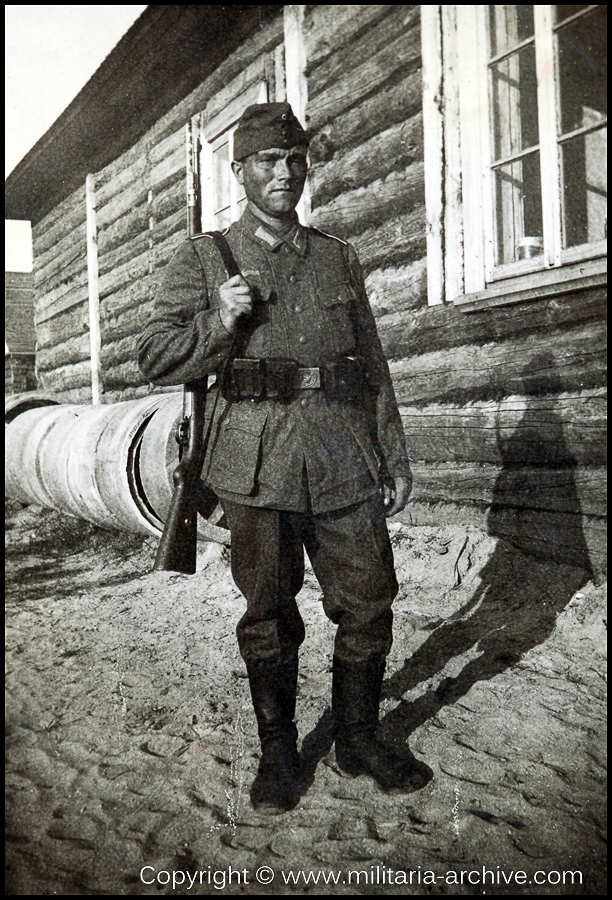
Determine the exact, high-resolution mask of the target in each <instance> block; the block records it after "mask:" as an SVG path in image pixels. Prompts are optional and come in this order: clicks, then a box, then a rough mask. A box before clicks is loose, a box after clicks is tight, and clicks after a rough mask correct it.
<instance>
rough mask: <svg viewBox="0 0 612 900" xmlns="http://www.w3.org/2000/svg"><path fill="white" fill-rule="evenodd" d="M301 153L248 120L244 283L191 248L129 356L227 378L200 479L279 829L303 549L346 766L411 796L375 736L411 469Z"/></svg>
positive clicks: (385, 383) (240, 161)
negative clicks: (395, 521) (222, 546)
mask: <svg viewBox="0 0 612 900" xmlns="http://www.w3.org/2000/svg"><path fill="white" fill-rule="evenodd" d="M307 147H308V136H307V134H306V132H305V131H304V129H303V128H302V126H301V125H300V123H299V121H298V120H297V119H296V117H295V116H294V114H293V111H292V109H291V107H290V106H289V104H287V103H266V104H257V105H254V106H250V107H249V108H248V109H247V110H246V111H245V113H244V114H243V116H242V118H241V119H240V122H239V124H238V128H237V130H236V132H235V135H234V161H233V163H232V170H233V173H234V175H235V177H236V178H237V179H238V181H239V182H240V184H241V185H243V186H244V190H245V193H246V197H247V201H248V202H247V207H246V209H245V211H244V213H243V215H242V218H241V219H240V221H239V222H237V223H235V224H234V225H232V226H231V227H230V228H229V229H228V230H227V232H226V233H225V236H226V239H227V242H228V244H229V247H230V248H231V251H232V254H233V256H234V257H235V260H236V261H237V264H238V267H239V269H240V273H241V274H239V275H236V276H234V277H232V278H229V279H228V277H227V270H226V268H225V267H224V264H223V261H222V258H221V256H220V254H219V251H218V249H217V246H216V244H215V242H214V241H213V239H212V238H211V237H210V236H209V235H205V234H203V235H197V236H196V237H194V238H192V239H188V240H186V241H185V243H184V244H183V245H182V246H181V247H180V248H179V249H178V251H177V253H176V255H175V257H174V258H173V259H172V260H171V262H170V264H169V265H168V267H167V269H166V271H165V274H164V279H163V283H162V285H161V287H160V289H159V291H158V294H157V298H156V303H155V310H154V313H153V317H152V319H151V320H150V322H149V324H148V325H147V326H146V328H145V329H144V332H143V334H142V336H141V340H140V346H139V357H138V360H139V365H140V369H141V371H142V372H143V374H144V375H145V376H146V377H147V378H148V379H150V380H151V381H152V382H153V383H155V384H160V385H172V384H181V383H184V382H187V381H191V380H193V379H196V378H201V377H202V376H203V375H206V374H207V373H211V372H219V371H220V370H222V369H223V367H224V364H225V371H224V376H223V385H224V386H223V390H222V393H223V395H224V399H223V400H221V401H220V402H219V403H217V404H216V405H215V411H214V417H215V418H214V421H213V425H212V430H211V435H212V438H211V441H210V443H209V447H208V452H207V457H206V460H205V463H204V469H203V473H204V474H203V477H204V479H205V480H206V482H207V483H208V484H209V485H211V486H212V488H213V489H214V491H215V493H216V494H217V495H218V496H219V498H220V500H221V504H222V506H223V509H224V512H225V515H226V518H227V522H228V525H229V528H230V532H231V544H232V546H231V566H232V575H233V577H234V580H235V582H236V585H237V586H238V588H239V590H240V591H241V592H242V594H243V595H244V597H245V599H246V611H245V613H244V615H243V616H242V618H241V619H240V622H239V623H238V627H237V636H238V643H239V648H240V653H241V655H242V657H243V659H244V661H245V663H246V667H247V672H248V677H249V684H250V689H251V696H252V700H253V706H254V710H255V715H256V718H257V724H258V731H259V736H260V741H261V747H262V755H261V760H260V764H259V769H258V773H257V776H256V778H255V781H254V783H253V786H252V788H251V801H252V804H253V806H254V807H255V808H256V809H259V810H261V811H264V812H272V813H274V812H279V811H281V812H282V811H286V810H289V809H292V808H293V807H294V806H295V805H296V804H297V802H298V799H299V790H300V789H299V765H300V764H299V756H298V752H297V746H296V741H297V728H296V725H295V723H294V717H295V701H296V684H297V674H298V648H299V646H300V644H301V643H302V641H303V639H304V624H303V621H302V618H301V616H300V613H299V611H298V607H297V604H296V599H295V598H296V595H297V594H298V592H299V590H300V588H301V587H302V583H303V577H304V548H305V549H306V552H307V553H308V555H309V558H310V561H311V563H312V567H313V570H314V572H315V575H316V577H317V579H318V581H319V584H320V585H321V588H322V590H323V607H324V610H325V612H326V614H327V615H328V617H329V618H330V619H331V621H332V622H334V623H335V624H336V625H337V626H338V627H337V632H336V638H335V646H334V661H333V677H332V708H333V717H334V722H335V740H336V759H337V762H338V765H339V767H340V768H341V769H342V770H343V771H345V772H347V773H349V774H351V775H359V774H368V775H370V776H371V777H372V778H373V779H374V780H375V781H376V782H377V783H378V784H379V785H380V786H381V787H383V789H391V788H399V789H406V790H410V789H413V787H414V783H413V782H414V774H415V772H414V768H413V766H412V764H410V763H408V762H406V760H404V759H402V758H400V757H398V756H397V755H396V754H394V753H393V752H391V751H390V750H389V749H388V748H386V747H385V746H384V745H383V744H381V743H380V742H379V741H377V739H376V734H375V733H376V728H377V724H378V706H379V700H380V692H381V685H382V679H383V673H384V670H385V661H386V657H387V654H388V653H389V649H390V647H391V641H392V630H391V627H392V612H391V604H392V601H393V599H394V597H395V596H396V594H397V590H398V585H397V581H396V577H395V571H394V566H393V555H392V550H391V546H390V542H389V536H388V532H387V527H386V522H385V516H392V515H395V514H396V513H398V512H400V511H401V510H402V509H403V508H404V506H405V505H406V502H407V500H408V497H409V494H410V490H411V483H412V479H411V474H410V465H409V461H408V456H407V452H406V446H405V441H404V434H403V430H402V424H401V420H400V416H399V411H398V408H397V403H396V400H395V396H394V392H393V387H392V384H391V379H390V375H389V369H388V365H387V362H386V359H385V356H384V354H383V351H382V348H381V345H380V341H379V338H378V335H377V333H376V326H375V323H374V318H373V315H372V312H371V310H370V307H369V303H368V299H367V295H366V291H365V286H364V281H363V276H362V274H361V270H360V267H359V263H358V260H357V256H356V253H355V251H354V250H353V248H352V247H351V246H350V245H349V244H347V243H345V242H344V241H342V240H339V239H338V238H334V237H331V236H330V235H327V234H324V233H322V232H320V231H318V230H317V229H316V228H306V227H304V226H303V225H301V224H300V222H299V221H298V218H297V215H296V212H295V208H296V205H297V203H298V201H299V199H300V196H301V194H302V191H303V188H304V183H305V180H306V174H307V156H306V154H307ZM228 356H229V357H230V360H229V362H228V363H225V361H226V359H227V358H228ZM211 406H212V403H211V402H209V409H210V407H211Z"/></svg>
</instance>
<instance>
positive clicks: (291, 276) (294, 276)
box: [289, 275, 297, 284]
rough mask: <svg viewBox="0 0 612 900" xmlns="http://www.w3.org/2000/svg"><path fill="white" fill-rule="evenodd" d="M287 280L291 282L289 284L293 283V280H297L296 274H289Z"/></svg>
mask: <svg viewBox="0 0 612 900" xmlns="http://www.w3.org/2000/svg"><path fill="white" fill-rule="evenodd" d="M289 281H290V282H291V284H295V282H296V281H297V275H290V276H289Z"/></svg>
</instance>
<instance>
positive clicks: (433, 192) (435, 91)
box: [421, 5, 445, 306]
mask: <svg viewBox="0 0 612 900" xmlns="http://www.w3.org/2000/svg"><path fill="white" fill-rule="evenodd" d="M421 42H422V56H423V144H424V153H425V209H426V211H427V217H426V227H427V303H428V305H429V306H435V305H436V304H439V303H443V302H444V291H445V289H444V249H445V248H444V167H445V160H444V141H443V129H444V119H443V111H442V97H443V96H444V91H443V83H442V23H441V7H440V6H435V5H427V6H423V8H422V16H421Z"/></svg>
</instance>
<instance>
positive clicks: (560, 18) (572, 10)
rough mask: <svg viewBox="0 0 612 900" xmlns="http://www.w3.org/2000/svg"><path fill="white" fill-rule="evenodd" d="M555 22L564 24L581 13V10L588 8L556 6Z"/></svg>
mask: <svg viewBox="0 0 612 900" xmlns="http://www.w3.org/2000/svg"><path fill="white" fill-rule="evenodd" d="M553 8H554V11H555V22H556V23H559V22H564V21H565V19H569V17H570V16H573V15H575V14H576V13H579V12H580V10H581V9H588V6H555V7H553Z"/></svg>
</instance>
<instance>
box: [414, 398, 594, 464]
mask: <svg viewBox="0 0 612 900" xmlns="http://www.w3.org/2000/svg"><path fill="white" fill-rule="evenodd" d="M606 412H607V406H606V389H605V388H598V389H593V390H589V391H579V392H576V393H573V394H560V395H559V396H545V397H537V396H536V397H534V396H532V397H506V398H505V399H503V400H488V401H477V402H474V403H468V404H466V405H465V406H452V405H450V404H448V405H442V404H434V405H432V406H425V407H424V408H422V409H418V408H417V407H414V406H404V405H402V406H400V413H401V416H402V422H403V425H404V432H405V434H406V441H407V443H408V446H409V448H410V450H409V452H410V455H411V456H412V457H413V458H414V459H416V460H422V461H425V462H429V463H432V462H443V461H452V462H460V463H488V464H500V463H501V462H502V461H504V460H505V461H506V463H507V464H510V460H509V456H510V454H513V455H514V460H512V464H513V465H515V464H516V465H519V464H522V465H532V466H538V465H548V466H551V465H552V464H555V465H566V464H567V465H569V464H571V463H572V461H573V462H575V463H576V464H579V465H588V466H604V465H605V462H606V447H607V442H606Z"/></svg>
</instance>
